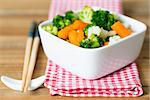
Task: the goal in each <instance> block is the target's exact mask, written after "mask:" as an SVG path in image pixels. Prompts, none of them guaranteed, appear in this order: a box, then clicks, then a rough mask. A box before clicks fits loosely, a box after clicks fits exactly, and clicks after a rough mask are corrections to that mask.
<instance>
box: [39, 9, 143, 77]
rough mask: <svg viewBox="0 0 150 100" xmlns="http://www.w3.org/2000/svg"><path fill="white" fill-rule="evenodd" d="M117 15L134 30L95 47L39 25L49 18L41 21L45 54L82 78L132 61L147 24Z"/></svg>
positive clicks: (102, 73) (141, 42) (140, 45)
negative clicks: (70, 40) (53, 33)
mask: <svg viewBox="0 0 150 100" xmlns="http://www.w3.org/2000/svg"><path fill="white" fill-rule="evenodd" d="M93 9H97V8H93ZM118 16H119V19H120V20H121V21H123V22H125V23H128V24H130V25H131V28H132V30H133V33H132V34H131V35H130V36H127V37H125V38H123V39H121V40H120V41H118V42H116V43H114V44H112V45H108V46H104V47H100V48H94V49H86V48H81V47H78V46H75V45H73V44H71V43H69V42H66V41H64V40H62V39H60V38H58V37H56V36H54V35H52V34H50V33H48V32H46V31H45V30H43V29H42V26H43V25H47V24H52V21H51V20H48V21H45V22H42V23H41V24H40V25H39V32H40V37H41V41H42V46H43V49H44V52H45V54H46V56H47V57H48V59H50V60H52V61H54V62H55V63H56V64H58V65H60V66H61V67H62V68H64V69H66V70H67V71H70V72H72V73H73V74H75V75H77V76H79V77H81V78H84V79H97V78H100V77H103V76H105V75H108V74H110V73H112V72H114V71H116V70H118V69H120V68H122V67H124V66H126V65H128V64H130V63H132V62H133V61H134V60H136V58H137V57H138V55H139V53H140V51H141V48H142V44H143V40H144V35H145V31H146V26H145V24H143V23H141V22H139V21H137V20H135V19H132V18H130V17H127V16H124V15H121V14H118Z"/></svg>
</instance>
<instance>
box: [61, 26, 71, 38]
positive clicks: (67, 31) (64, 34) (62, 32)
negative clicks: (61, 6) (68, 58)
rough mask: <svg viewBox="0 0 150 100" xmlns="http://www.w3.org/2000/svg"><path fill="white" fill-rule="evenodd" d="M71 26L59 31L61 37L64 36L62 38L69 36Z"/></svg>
mask: <svg viewBox="0 0 150 100" xmlns="http://www.w3.org/2000/svg"><path fill="white" fill-rule="evenodd" d="M71 29H72V28H71V27H70V26H67V27H65V28H63V29H61V30H60V31H59V32H58V37H59V38H62V39H67V38H68V33H69V32H70V31H71Z"/></svg>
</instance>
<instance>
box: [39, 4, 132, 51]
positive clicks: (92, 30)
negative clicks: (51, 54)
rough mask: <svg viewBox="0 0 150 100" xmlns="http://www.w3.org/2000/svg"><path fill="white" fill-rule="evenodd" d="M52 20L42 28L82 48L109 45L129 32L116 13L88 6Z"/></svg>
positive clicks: (128, 28)
mask: <svg viewBox="0 0 150 100" xmlns="http://www.w3.org/2000/svg"><path fill="white" fill-rule="evenodd" d="M52 22H53V24H49V25H44V26H42V28H43V29H44V30H45V31H47V32H49V33H50V34H53V35H55V36H57V37H59V38H61V39H63V40H65V41H67V42H70V43H72V44H74V45H76V46H80V47H83V48H98V47H102V46H106V45H111V44H113V43H115V42H117V41H119V40H120V39H122V38H124V37H126V36H128V35H130V34H131V29H130V27H128V26H129V25H124V23H122V21H121V20H119V18H118V17H117V15H115V14H112V13H110V12H109V11H106V10H101V9H99V10H96V11H94V10H93V9H92V8H91V7H89V6H85V7H84V8H83V9H82V10H81V11H79V12H77V13H75V12H73V11H67V12H66V13H65V15H64V16H62V15H57V16H55V17H54V18H53V20H52Z"/></svg>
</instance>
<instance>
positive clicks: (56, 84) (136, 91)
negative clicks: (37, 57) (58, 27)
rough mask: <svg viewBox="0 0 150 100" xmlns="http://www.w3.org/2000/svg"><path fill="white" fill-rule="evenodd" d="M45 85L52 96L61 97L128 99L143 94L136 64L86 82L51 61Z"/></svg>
mask: <svg viewBox="0 0 150 100" xmlns="http://www.w3.org/2000/svg"><path fill="white" fill-rule="evenodd" d="M72 67H74V66H72ZM85 68H86V66H85ZM44 85H45V87H47V88H49V91H50V94H51V95H56V94H58V95H61V96H110V97H113V96H116V97H122V96H124V97H128V96H140V95H142V94H143V90H142V86H141V84H140V79H139V74H138V70H137V66H136V64H135V63H132V64H130V65H128V66H127V67H125V68H122V69H121V70H118V71H116V72H114V73H112V74H110V75H107V76H105V77H103V78H100V79H96V80H86V79H82V78H80V77H78V76H76V75H73V74H72V73H71V72H69V71H66V70H65V69H64V68H61V67H60V66H59V65H57V64H54V63H53V62H52V61H50V60H49V61H48V64H47V70H46V79H45V83H44Z"/></svg>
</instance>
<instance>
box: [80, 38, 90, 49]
mask: <svg viewBox="0 0 150 100" xmlns="http://www.w3.org/2000/svg"><path fill="white" fill-rule="evenodd" d="M91 45H92V41H91V40H90V39H85V40H82V41H81V42H80V47H83V48H91Z"/></svg>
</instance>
